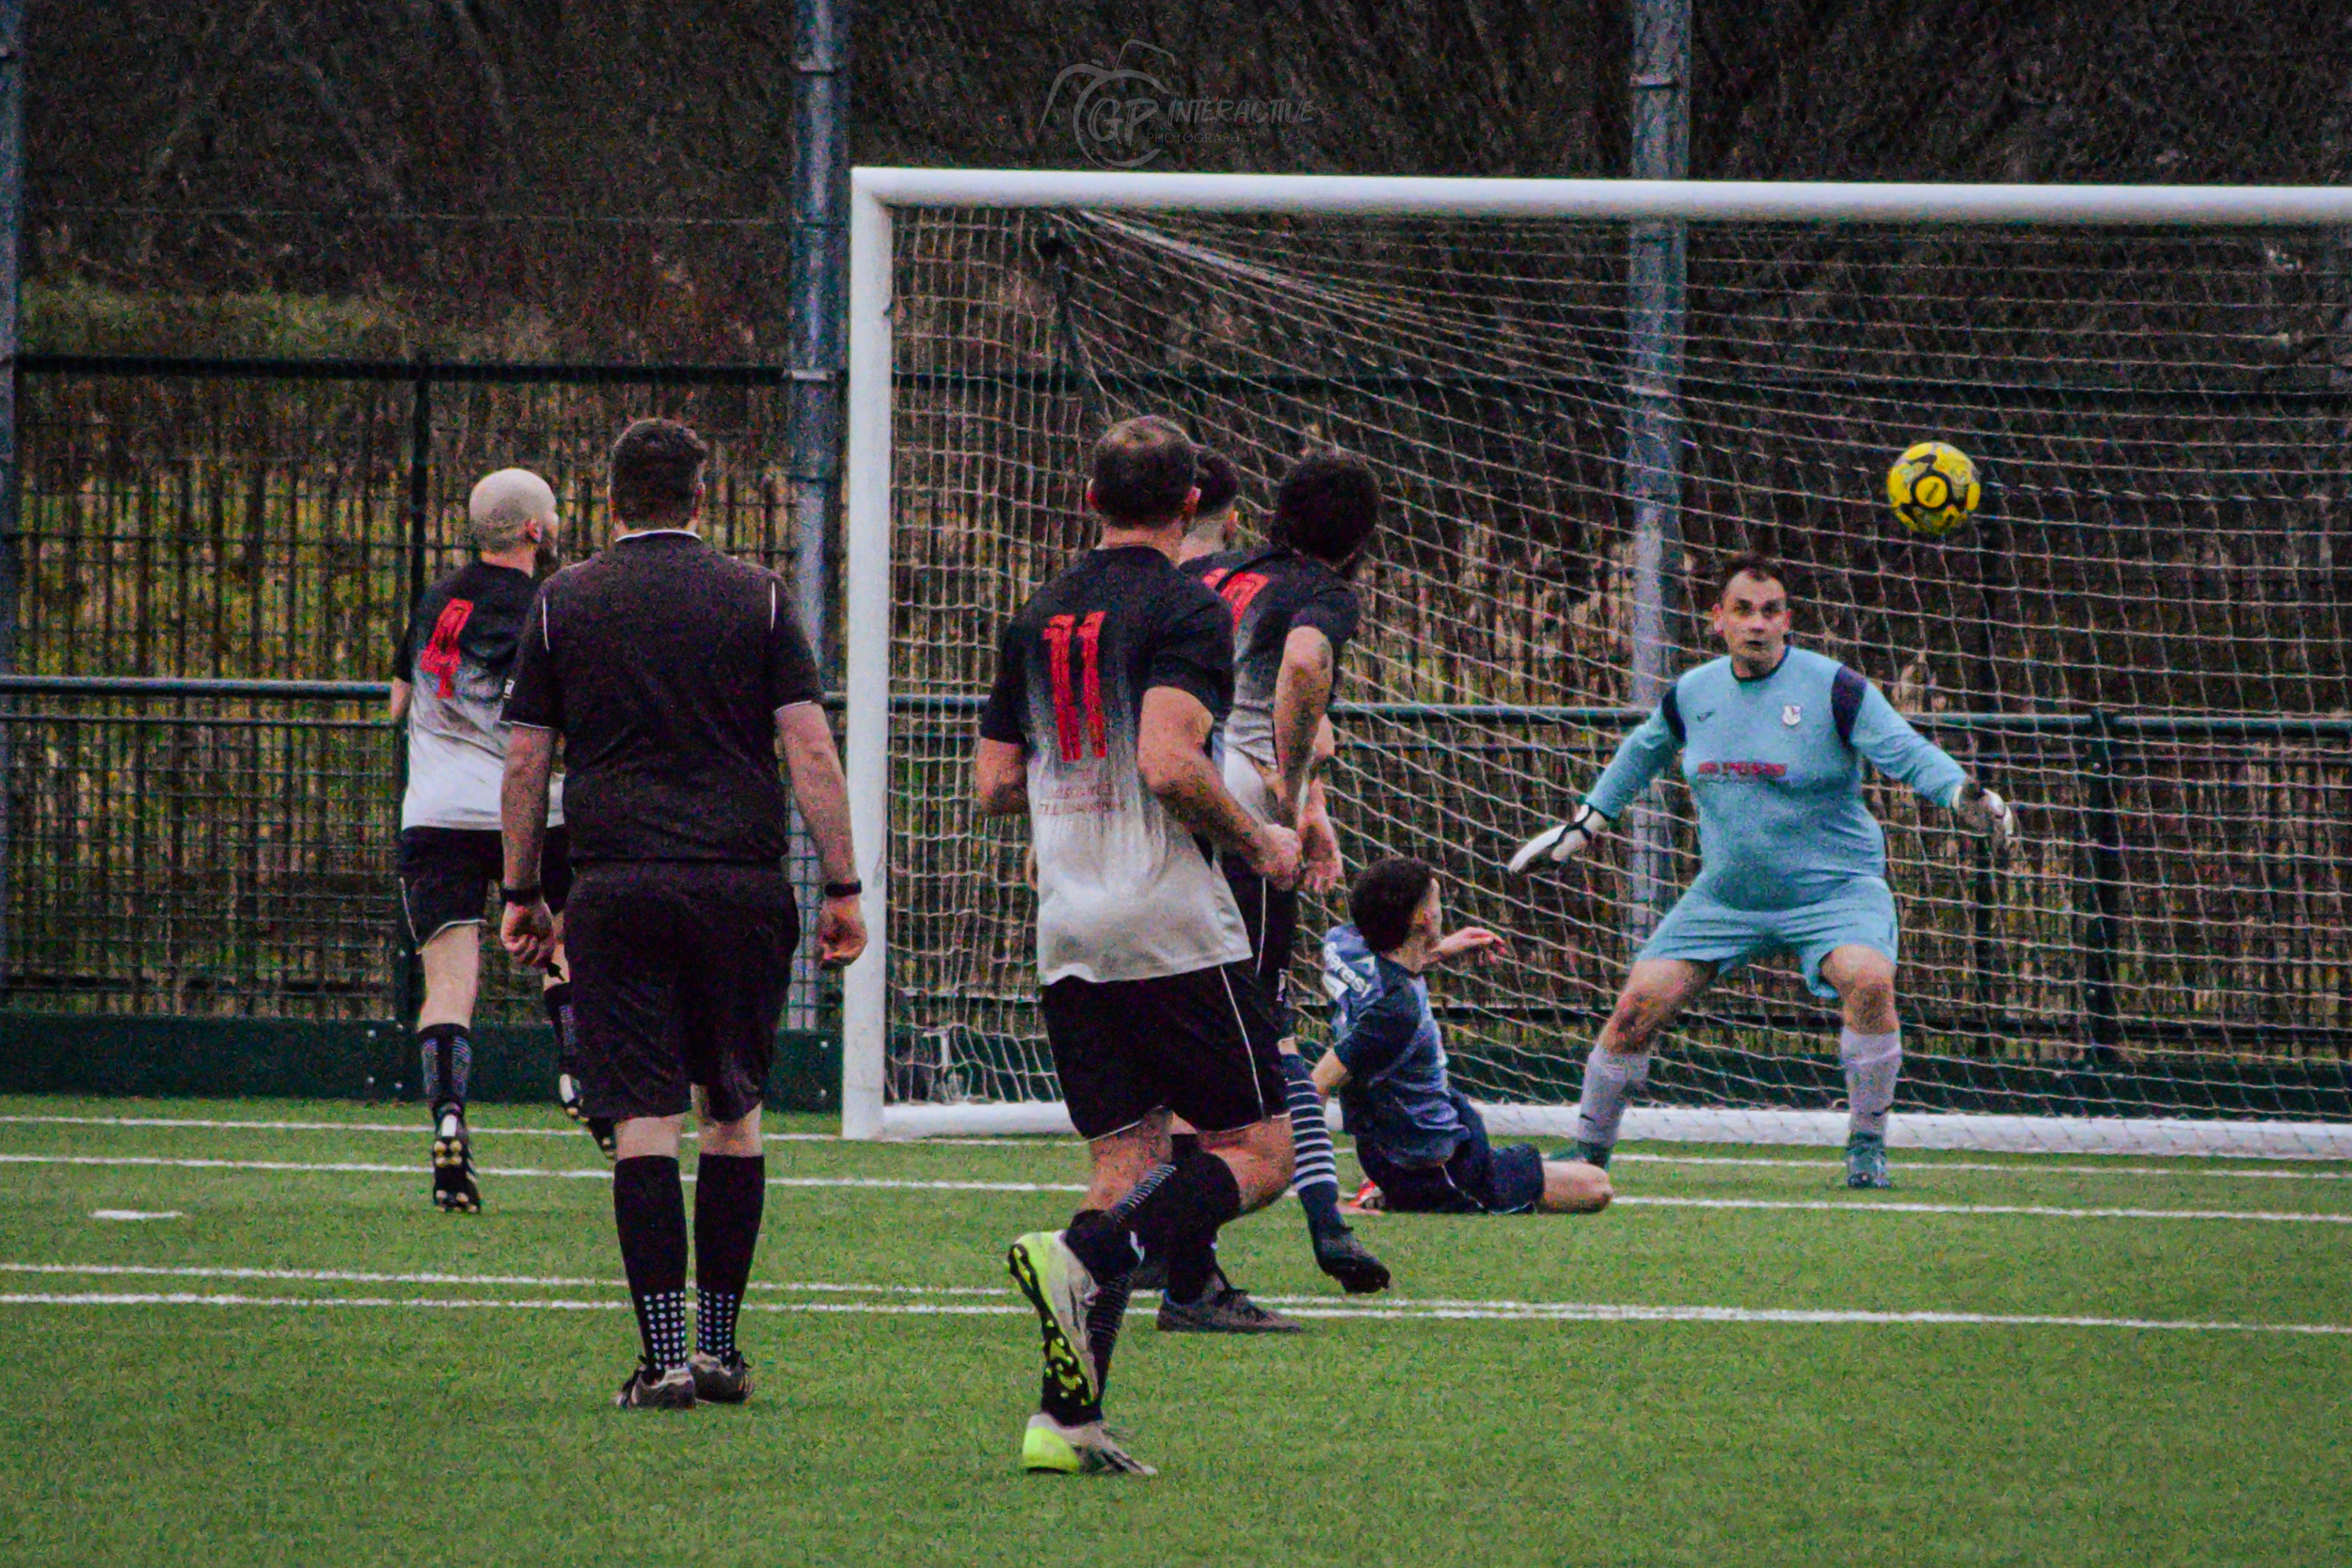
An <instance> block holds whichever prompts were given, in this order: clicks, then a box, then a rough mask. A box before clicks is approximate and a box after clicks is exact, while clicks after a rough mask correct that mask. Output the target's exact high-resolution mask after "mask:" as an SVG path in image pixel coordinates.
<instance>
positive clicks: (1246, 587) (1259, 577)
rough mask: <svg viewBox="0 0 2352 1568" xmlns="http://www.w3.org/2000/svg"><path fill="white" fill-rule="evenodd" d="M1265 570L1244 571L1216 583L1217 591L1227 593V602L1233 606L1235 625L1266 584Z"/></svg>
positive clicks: (1245, 613)
mask: <svg viewBox="0 0 2352 1568" xmlns="http://www.w3.org/2000/svg"><path fill="white" fill-rule="evenodd" d="M1266 581H1267V578H1266V575H1265V574H1264V573H1263V572H1242V573H1238V574H1236V575H1235V576H1232V577H1229V578H1226V579H1225V580H1224V581H1223V582H1221V583H1219V584H1216V591H1217V592H1218V593H1220V594H1224V595H1225V602H1226V603H1227V604H1229V605H1232V607H1233V625H1235V626H1240V625H1241V618H1242V617H1243V616H1245V615H1247V614H1248V613H1249V601H1250V600H1252V599H1254V598H1256V597H1257V596H1258V590H1260V589H1261V588H1263V587H1264V586H1265V585H1266Z"/></svg>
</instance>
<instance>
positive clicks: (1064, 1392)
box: [1005, 1230, 1103, 1411]
mask: <svg viewBox="0 0 2352 1568" xmlns="http://www.w3.org/2000/svg"><path fill="white" fill-rule="evenodd" d="M1005 1268H1006V1270H1007V1271H1008V1272H1009V1273H1010V1274H1011V1275H1012V1282H1013V1285H1014V1287H1015V1288H1016V1289H1018V1290H1019V1291H1020V1292H1021V1293H1022V1295H1024V1296H1025V1297H1026V1298H1028V1303H1029V1305H1030V1306H1031V1307H1034V1308H1036V1310H1037V1326H1038V1333H1039V1334H1040V1336H1041V1338H1042V1339H1043V1341H1044V1347H1045V1375H1046V1377H1047V1378H1049V1379H1051V1380H1052V1382H1053V1383H1054V1385H1055V1386H1056V1388H1057V1390H1058V1391H1059V1393H1060V1395H1061V1397H1062V1398H1064V1399H1066V1400H1067V1401H1068V1402H1069V1408H1071V1409H1072V1410H1073V1411H1083V1410H1095V1409H1099V1408H1100V1407H1101V1405H1102V1402H1103V1385H1102V1380H1101V1378H1100V1376H1099V1375H1098V1374H1097V1372H1096V1371H1095V1368H1096V1366H1097V1365H1098V1363H1097V1362H1096V1360H1095V1355H1094V1340H1093V1338H1092V1337H1091V1336H1089V1334H1088V1333H1087V1321H1088V1318H1089V1315H1090V1314H1091V1313H1092V1312H1093V1310H1094V1300H1095V1296H1096V1295H1097V1294H1098V1288H1097V1287H1096V1285H1095V1282H1094V1276H1093V1275H1091V1274H1089V1273H1088V1272H1087V1266H1086V1265H1085V1264H1084V1263H1081V1262H1079V1261H1078V1255H1077V1254H1076V1253H1074V1252H1073V1251H1071V1250H1070V1243H1067V1242H1065V1241H1064V1240H1062V1233H1061V1232H1060V1231H1058V1230H1032V1231H1030V1232H1029V1233H1028V1234H1027V1235H1025V1236H1024V1237H1022V1238H1021V1239H1020V1240H1018V1241H1016V1242H1014V1243H1012V1247H1011V1249H1010V1250H1009V1252H1007V1253H1006V1254H1005Z"/></svg>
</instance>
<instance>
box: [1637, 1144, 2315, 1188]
mask: <svg viewBox="0 0 2352 1568" xmlns="http://www.w3.org/2000/svg"><path fill="white" fill-rule="evenodd" d="M1615 1163H1616V1164H1634V1163H1638V1164H1645V1165H1763V1166H1772V1167H1775V1168H1778V1169H1781V1170H1818V1171H1836V1172H1843V1171H1844V1170H1845V1168H1846V1166H1845V1162H1843V1161H1841V1160H1765V1159H1756V1158H1750V1157H1747V1156H1742V1155H1728V1154H1636V1153H1634V1152H1632V1151H1630V1150H1629V1149H1624V1148H1620V1149H1618V1150H1617V1152H1616V1157H1615ZM1896 1168H1897V1169H1898V1170H1899V1171H1901V1172H1902V1173H1903V1174H1904V1175H1905V1176H1913V1175H1938V1174H1941V1173H1942V1172H1944V1171H1947V1170H1957V1171H1973V1172H1981V1173H1984V1174H1987V1175H1994V1176H2210V1177H2216V1178H2219V1179H2221V1180H2232V1181H2352V1171H2345V1170H2212V1169H2207V1168H2204V1167H2201V1166H2198V1167H2187V1166H2183V1167H2178V1168H2175V1167H2170V1166H2166V1165H2026V1164H1985V1163H1982V1162H1979V1161H1970V1160H1905V1161H1903V1162H1901V1163H1900V1164H1898V1165H1897V1166H1896Z"/></svg>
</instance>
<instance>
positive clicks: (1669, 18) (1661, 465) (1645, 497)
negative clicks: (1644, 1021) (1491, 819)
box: [1624, 0, 1691, 943]
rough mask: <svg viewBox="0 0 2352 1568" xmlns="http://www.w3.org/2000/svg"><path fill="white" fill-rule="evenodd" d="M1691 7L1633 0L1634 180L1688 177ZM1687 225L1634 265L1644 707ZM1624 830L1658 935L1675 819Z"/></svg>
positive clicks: (1662, 669)
mask: <svg viewBox="0 0 2352 1568" xmlns="http://www.w3.org/2000/svg"><path fill="white" fill-rule="evenodd" d="M1690 79H1691V5H1690V0H1635V4H1634V7H1633V82H1632V87H1633V178H1634V179H1636V180H1682V179H1686V178H1688V177H1689V175H1690V172H1691V90H1690ZM1684 234H1685V226H1684V224H1683V223H1682V221H1681V220H1680V219H1677V218H1644V219H1639V220H1636V221H1635V223H1634V224H1633V226H1632V233H1631V240H1630V245H1629V253H1628V255H1627V258H1626V328H1627V351H1628V352H1627V355H1626V421H1625V468H1626V499H1628V500H1629V501H1630V502H1631V503H1632V509H1633V617H1632V619H1633V626H1632V634H1633V682H1632V692H1631V696H1632V699H1633V705H1634V706H1636V707H1643V708H1646V707H1651V706H1654V705H1656V704H1657V703H1658V701H1659V700H1660V699H1661V698H1662V697H1663V696H1664V695H1665V693H1666V689H1667V686H1668V684H1669V683H1670V682H1672V681H1673V679H1674V677H1675V673H1676V672H1675V664H1676V660H1677V651H1676V640H1675V625H1674V623H1675V610H1676V605H1675V597H1676V594H1675V585H1676V582H1677V579H1678V578H1680V576H1681V572H1682V404H1681V397H1680V382H1681V378H1682V307H1683V285H1684V277H1685V252H1684ZM1624 830H1625V832H1626V834H1627V836H1628V837H1629V838H1630V839H1631V840H1632V843H1633V854H1632V862H1631V864H1630V866H1629V872H1630V876H1631V886H1630V887H1629V889H1628V890H1627V892H1628V897H1627V900H1626V923H1627V927H1628V931H1627V934H1628V935H1629V937H1631V938H1632V939H1633V940H1634V941H1635V942H1637V943H1638V942H1642V941H1644V940H1645V939H1646V938H1647V937H1648V936H1649V933H1650V932H1651V931H1652V930H1653V929H1655V928H1656V927H1657V924H1658V921H1659V919H1660V917H1661V916H1662V915H1663V914H1664V913H1665V911H1666V906H1667V904H1668V903H1669V902H1670V901H1671V899H1672V898H1673V895H1674V824H1673V821H1672V820H1671V819H1670V818H1669V817H1668V816H1667V815H1666V814H1665V812H1664V811H1663V810H1661V808H1659V807H1658V806H1656V805H1652V804H1648V803H1639V804H1636V805H1635V806H1633V807H1632V808H1631V810H1629V812H1628V813H1627V816H1626V821H1625V823H1624Z"/></svg>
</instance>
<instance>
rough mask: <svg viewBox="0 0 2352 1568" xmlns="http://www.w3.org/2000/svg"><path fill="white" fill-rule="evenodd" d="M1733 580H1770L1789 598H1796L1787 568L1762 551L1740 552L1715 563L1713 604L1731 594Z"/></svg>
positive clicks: (1722, 600)
mask: <svg viewBox="0 0 2352 1568" xmlns="http://www.w3.org/2000/svg"><path fill="white" fill-rule="evenodd" d="M1734 578H1772V580H1773V581H1774V582H1776V583H1779V584H1780V585H1781V587H1782V588H1784V589H1786V590H1787V591H1788V594H1789V596H1790V597H1791V598H1793V597H1795V596H1796V592H1797V587H1796V584H1795V583H1793V582H1791V581H1790V580H1789V578H1788V567H1786V566H1784V565H1782V564H1781V563H1780V562H1779V561H1778V560H1776V559H1775V558H1773V557H1772V556H1769V555H1766V554H1765V553H1764V552H1763V551H1762V550H1741V551H1740V553H1739V554H1737V555H1727V556H1724V558H1723V559H1722V560H1721V561H1718V562H1715V602H1716V603H1717V604H1721V603H1723V602H1724V594H1728V593H1730V592H1731V584H1732V580H1733V579H1734Z"/></svg>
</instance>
